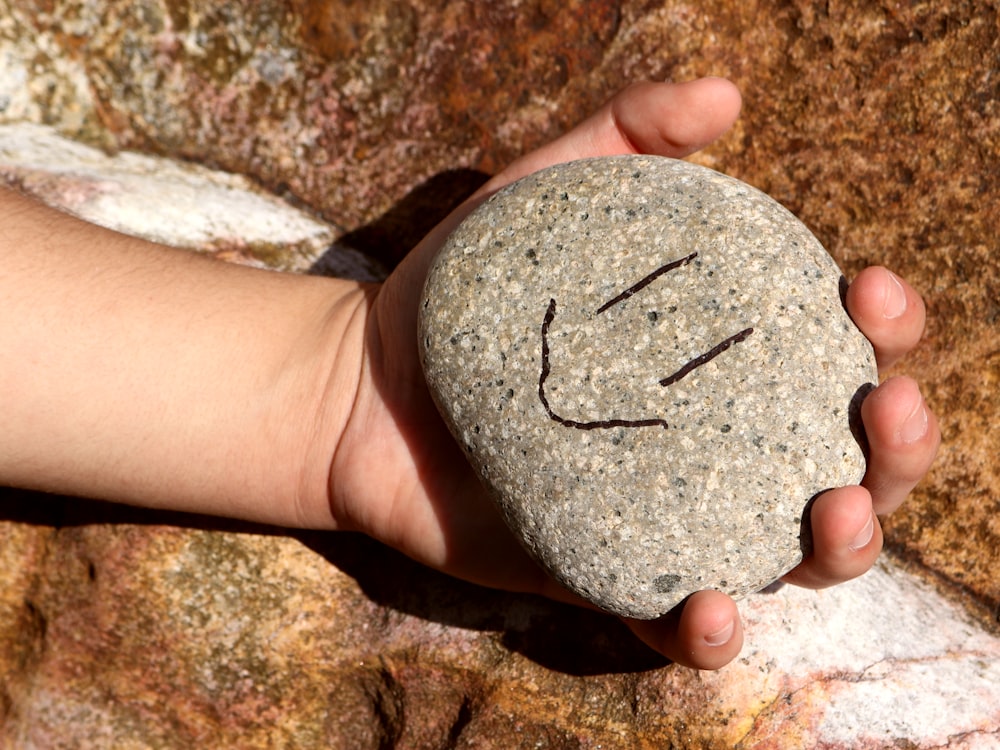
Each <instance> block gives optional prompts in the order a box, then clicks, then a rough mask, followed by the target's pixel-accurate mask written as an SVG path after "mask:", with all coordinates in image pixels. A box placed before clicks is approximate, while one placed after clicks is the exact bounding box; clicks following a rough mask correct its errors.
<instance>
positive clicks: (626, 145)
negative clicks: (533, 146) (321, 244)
mask: <svg viewBox="0 0 1000 750" xmlns="http://www.w3.org/2000/svg"><path fill="white" fill-rule="evenodd" d="M740 105H741V99H740V93H739V90H738V89H737V88H736V86H735V85H733V84H732V83H730V82H729V81H727V80H725V79H723V78H702V79H698V80H696V81H689V82H687V83H638V84H634V85H632V86H630V87H628V88H626V89H624V90H623V91H621V92H619V93H618V94H617V95H615V96H614V97H612V98H611V99H610V100H609V101H608V102H607V103H605V104H604V106H603V107H602V108H601V109H600V110H598V111H597V112H596V113H595V114H594V115H592V116H591V117H589V118H587V119H586V120H584V121H583V122H582V123H580V124H579V125H577V126H576V127H575V128H573V129H572V130H570V131H569V132H567V133H566V134H564V135H562V136H560V137H559V138H557V139H556V140H554V141H552V142H551V143H549V144H547V145H545V146H542V147H541V148H539V149H537V150H535V151H532V152H531V153H530V154H527V155H525V156H523V157H521V158H520V159H518V160H516V161H514V162H513V163H512V164H510V166H508V167H507V168H506V169H504V170H503V171H502V172H500V173H499V174H498V175H496V176H495V177H494V178H493V179H491V180H490V181H489V182H487V183H486V184H485V185H483V186H482V187H481V188H480V189H479V190H478V191H476V193H475V194H473V195H472V196H471V197H470V198H469V199H468V200H466V201H465V202H464V203H463V204H462V205H461V206H459V207H458V208H457V209H455V210H454V211H452V213H451V214H449V215H448V217H447V218H446V219H445V220H444V221H442V222H441V223H440V224H438V225H437V226H436V227H435V228H434V229H432V230H431V232H430V233H429V234H428V235H427V236H426V237H425V238H424V240H423V241H422V242H421V243H420V244H419V245H418V246H417V249H416V250H415V251H414V252H412V253H410V254H409V255H408V256H407V257H406V258H405V259H404V260H403V263H402V264H401V265H400V267H399V268H397V270H396V272H395V274H394V275H396V276H397V277H398V279H403V280H405V281H406V286H408V287H409V286H413V287H414V288H417V289H419V288H420V287H421V286H422V279H423V278H424V276H425V275H426V271H427V266H428V264H429V263H430V261H431V259H432V257H433V255H434V253H436V252H437V249H438V248H439V247H440V246H441V244H442V243H443V242H444V240H445V239H446V238H447V237H448V235H449V234H451V232H452V231H454V229H455V227H457V226H458V224H459V223H460V222H461V221H462V220H463V219H464V218H465V217H466V216H468V215H469V213H471V212H472V210H473V209H474V208H476V206H478V205H479V204H480V203H482V202H483V201H484V200H485V199H486V198H487V197H488V196H489V195H491V194H492V193H495V192H496V191H497V190H500V189H501V188H503V187H505V186H506V185H509V184H510V183H512V182H514V181H515V180H518V179H520V178H521V177H525V176H526V175H529V174H532V173H533V172H537V171H538V170H540V169H545V168H546V167H551V166H553V165H555V164H561V163H563V162H567V161H572V160H574V159H583V158H588V157H596V156H614V155H617V154H631V153H650V154H658V155H661V156H672V157H681V156H686V155H688V154H690V153H693V152H694V151H697V150H698V149H699V148H702V147H704V146H705V145H707V144H708V143H711V142H712V141H713V140H715V139H716V138H718V137H719V136H720V135H722V134H723V133H724V132H726V130H728V129H729V128H730V127H731V126H732V124H733V122H734V121H735V120H736V117H737V116H738V115H739V112H740ZM417 280H419V281H417Z"/></svg>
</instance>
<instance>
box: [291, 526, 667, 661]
mask: <svg viewBox="0 0 1000 750" xmlns="http://www.w3.org/2000/svg"><path fill="white" fill-rule="evenodd" d="M294 536H295V537H296V538H297V539H299V540H300V541H301V542H302V543H303V544H305V545H306V546H307V547H309V548H310V549H312V550H313V551H314V552H316V553H317V554H319V555H321V556H322V557H323V558H325V559H326V560H327V561H329V562H330V563H331V564H333V565H334V566H336V567H337V568H338V569H339V570H341V571H343V572H344V573H346V574H347V575H349V576H351V577H352V578H354V579H355V580H356V581H357V582H358V585H359V586H360V587H361V589H362V591H364V593H365V595H366V596H368V598H369V599H371V600H372V601H374V602H375V603H376V604H379V605H380V606H383V607H387V608H390V609H394V610H396V611H399V612H403V613H405V614H408V615H411V616H414V617H419V618H420V619H423V620H427V621H429V622H436V623H440V624H443V625H447V626H449V627H456V628H463V629H466V630H476V631H496V632H498V633H499V634H500V642H501V643H502V644H503V645H504V647H505V648H507V649H509V650H511V651H513V652H515V653H519V654H521V655H522V656H525V657H526V658H528V659H530V660H531V661H533V662H535V663H537V664H539V665H541V666H543V667H545V668H547V669H551V670H554V671H559V672H564V673H566V674H571V675H574V676H586V675H599V674H608V673H621V672H640V671H647V670H652V669H658V668H661V667H664V666H666V665H667V664H669V663H670V662H669V661H668V660H667V659H666V658H665V657H663V656H661V655H660V654H658V653H656V652H655V651H653V650H652V649H650V648H649V647H647V646H646V645H645V644H643V643H642V642H641V641H640V640H639V639H637V638H636V637H635V636H634V635H633V634H632V633H631V631H629V630H628V628H627V627H626V626H625V625H624V624H623V623H622V622H621V621H620V620H619V619H618V618H616V617H614V616H612V615H609V614H603V613H600V612H594V611H591V610H585V609H581V608H579V607H574V606H571V605H568V604H560V603H558V602H553V601H551V600H548V599H545V598H543V597H539V596H532V595H528V594H513V593H508V592H503V591H497V590H495V589H489V588H485V587H482V586H477V585H475V584H471V583H467V582H465V581H460V580H458V579H456V578H452V577H451V576H447V575H445V574H443V573H438V572H436V571H434V570H431V569H429V568H426V567H424V566H423V565H420V564H419V563H416V562H414V561H412V560H410V559H409V558H408V557H406V556H404V555H402V554H401V553H399V552H397V551H395V550H393V549H390V548H389V547H386V546H384V545H382V544H380V543H379V542H376V541H374V540H373V539H371V538H369V537H366V536H364V535H361V534H351V533H343V532H340V533H322V532H299V533H295V534H294Z"/></svg>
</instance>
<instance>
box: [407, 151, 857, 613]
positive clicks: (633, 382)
mask: <svg viewBox="0 0 1000 750" xmlns="http://www.w3.org/2000/svg"><path fill="white" fill-rule="evenodd" d="M841 286H842V276H841V272H840V270H839V268H838V267H837V265H836V263H835V262H834V261H833V259H832V258H831V257H830V256H829V255H828V254H827V252H826V251H825V250H824V249H823V247H822V246H821V245H820V244H819V242H818V241H817V240H816V239H815V238H814V237H813V236H812V234H810V232H809V231H808V230H807V229H806V228H805V226H804V225H802V223H801V222H799V221H798V220H797V219H796V218H795V217H794V216H792V215H791V214H790V213H789V212H788V211H787V210H785V209H784V208H783V207H782V206H780V205H779V204H778V203H776V202H775V201H773V200H772V199H770V198H769V197H767V196H766V195H764V194H763V193H761V192H759V191H757V190H755V189H754V188H751V187H750V186H748V185H746V184H744V183H741V182H739V181H737V180H734V179H732V178H730V177H726V176H724V175H721V174H719V173H717V172H713V171H711V170H709V169H706V168H704V167H700V166H696V165H693V164H689V163H686V162H681V161H676V160H671V159H664V158H658V157H647V156H632V157H613V158H604V159H592V160H583V161H578V162H573V163H570V164H565V165H560V166H557V167H554V168H552V169H549V170H546V171H544V172H541V173H538V174H535V175H532V176H530V177H528V178H525V179H524V180H522V181H520V182H519V183H517V184H515V185H513V186H511V187H509V188H507V189H505V190H503V191H501V192H500V193H498V194H496V195H495V196H493V197H492V198H491V199H490V200H488V201H487V202H486V203H485V204H484V205H482V206H481V207H480V208H479V209H477V210H476V211H475V212H474V213H473V214H472V215H471V216H470V217H469V218H468V219H466V221H465V222H464V223H463V224H462V225H461V227H459V229H458V230H457V231H456V232H455V233H454V234H453V235H452V236H451V238H449V240H448V242H447V244H446V245H445V247H444V248H443V249H442V251H441V253H440V254H439V256H438V258H437V259H436V260H435V262H434V265H433V267H432V269H431V272H430V275H429V278H428V281H427V285H426V288H425V292H424V300H423V302H422V309H421V331H420V344H421V347H422V357H423V362H424V368H425V372H426V375H427V379H428V382H429V384H430V386H431V390H432V392H433V394H434V397H435V399H436V401H437V403H438V406H439V408H440V409H441V411H442V414H443V415H444V417H445V419H446V421H447V422H448V424H449V426H450V427H451V429H452V431H453V433H454V435H455V436H456V438H457V439H458V440H459V441H460V443H461V444H462V445H463V446H464V448H465V450H466V452H467V454H468V456H469V459H470V460H471V461H472V463H473V465H474V466H475V467H476V468H477V470H478V472H479V474H480V476H481V477H482V479H483V481H484V483H485V484H486V485H487V486H488V487H489V488H490V489H491V491H492V492H493V494H494V496H495V498H496V500H497V503H498V505H499V507H500V508H501V510H502V512H503V514H504V516H505V518H506V519H507V521H508V523H509V524H510V526H511V528H512V529H513V530H514V532H515V533H516V534H517V535H518V536H519V537H520V539H521V540H522V541H523V542H524V544H525V546H526V547H527V548H528V549H529V550H530V551H531V552H532V554H533V555H534V556H535V557H536V558H537V559H538V560H539V561H540V562H541V563H542V564H543V565H544V566H545V567H546V568H547V569H548V570H549V571H550V572H551V573H552V574H553V575H554V576H555V577H556V578H557V579H558V580H559V581H561V582H562V583H563V584H564V585H566V586H567V587H569V588H570V589H572V590H573V591H576V592H577V593H579V594H581V595H582V596H584V597H585V598H587V599H589V600H590V601H592V602H594V603H596V604H597V605H599V606H601V607H602V608H604V609H607V610H609V611H611V612H615V613H617V614H621V615H626V616H631V617H642V618H651V617H656V616H659V615H662V614H663V613H665V612H666V611H668V610H669V609H671V608H672V607H674V606H675V605H676V604H678V603H679V602H680V601H681V600H682V599H683V598H684V597H686V596H687V595H689V594H690V593H692V592H694V591H697V590H699V589H703V588H715V589H719V590H722V591H725V592H726V593H729V594H732V595H734V596H740V595H743V594H746V593H748V592H750V591H753V590H756V589H758V588H760V587H762V586H765V585H766V584H768V583H770V582H771V581H773V580H774V579H775V578H777V577H779V576H780V575H781V574H783V573H785V572H786V571H787V570H789V569H790V568H792V567H793V566H794V565H795V564H797V563H798V562H799V561H800V559H801V557H802V552H803V546H804V544H805V543H806V542H804V540H803V538H802V529H803V522H802V519H803V517H804V515H805V514H806V512H807V510H806V506H807V504H808V502H809V500H810V498H812V497H814V496H815V495H816V494H817V493H819V492H821V491H823V490H825V489H828V488H830V487H836V486H841V485H846V484H855V483H857V482H858V481H860V479H861V477H862V475H863V473H864V468H865V462H864V457H863V453H862V450H861V448H860V447H859V445H858V442H857V440H856V438H855V435H854V431H855V430H856V428H857V418H856V407H857V405H858V404H859V403H860V397H861V396H863V394H864V393H865V392H866V391H867V390H868V389H869V388H870V387H871V384H872V383H873V382H876V380H877V373H876V369H875V359H874V355H873V352H872V350H871V347H870V345H869V343H868V342H867V340H866V339H865V338H864V337H863V336H862V335H861V333H860V332H859V331H858V330H857V328H856V327H855V326H854V325H853V323H852V322H851V320H850V318H849V317H848V316H847V314H846V312H845V311H844V309H843V305H842V302H841V295H840V291H841Z"/></svg>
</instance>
